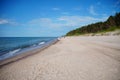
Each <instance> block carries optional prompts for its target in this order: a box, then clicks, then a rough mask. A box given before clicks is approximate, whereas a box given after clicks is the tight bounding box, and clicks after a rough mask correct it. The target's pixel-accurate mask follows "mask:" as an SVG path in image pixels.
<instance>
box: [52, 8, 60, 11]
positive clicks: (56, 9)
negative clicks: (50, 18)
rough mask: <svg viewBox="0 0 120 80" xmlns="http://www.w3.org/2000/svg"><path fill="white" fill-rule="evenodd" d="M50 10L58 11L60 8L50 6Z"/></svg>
mask: <svg viewBox="0 0 120 80" xmlns="http://www.w3.org/2000/svg"><path fill="white" fill-rule="evenodd" d="M52 10H54V11H58V10H60V8H52Z"/></svg>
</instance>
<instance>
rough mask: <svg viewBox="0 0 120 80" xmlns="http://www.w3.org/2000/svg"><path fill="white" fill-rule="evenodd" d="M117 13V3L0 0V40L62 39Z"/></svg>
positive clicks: (119, 0)
mask: <svg viewBox="0 0 120 80" xmlns="http://www.w3.org/2000/svg"><path fill="white" fill-rule="evenodd" d="M116 12H120V0H0V37H43V36H61V35H64V34H66V33H67V32H68V31H70V30H73V29H75V28H78V27H80V26H83V25H87V24H90V23H95V22H98V21H105V20H106V19H107V18H108V17H109V16H110V15H114V14H115V13H116Z"/></svg>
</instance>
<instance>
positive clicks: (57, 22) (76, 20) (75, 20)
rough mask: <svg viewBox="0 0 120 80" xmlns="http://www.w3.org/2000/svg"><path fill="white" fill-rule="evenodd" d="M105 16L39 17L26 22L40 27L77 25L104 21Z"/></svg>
mask: <svg viewBox="0 0 120 80" xmlns="http://www.w3.org/2000/svg"><path fill="white" fill-rule="evenodd" d="M106 19H107V17H102V18H94V17H90V16H61V17H58V18H55V19H51V18H39V19H34V20H31V21H30V22H29V23H28V24H29V25H30V26H41V27H51V28H56V27H57V28H58V27H77V26H78V27H79V26H83V25H87V24H90V23H94V22H98V21H104V20H106Z"/></svg>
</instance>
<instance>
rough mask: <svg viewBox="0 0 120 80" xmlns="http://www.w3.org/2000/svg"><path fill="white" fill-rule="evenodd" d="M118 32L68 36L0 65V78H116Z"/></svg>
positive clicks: (118, 75) (119, 47)
mask: <svg viewBox="0 0 120 80" xmlns="http://www.w3.org/2000/svg"><path fill="white" fill-rule="evenodd" d="M119 79H120V36H72V37H65V38H61V39H60V41H58V42H57V43H56V44H54V45H51V46H49V47H48V48H45V49H44V50H41V51H38V52H36V54H35V55H32V56H29V57H26V58H24V59H21V60H19V61H16V62H14V63H11V64H8V65H6V66H3V67H2V68H0V80H119Z"/></svg>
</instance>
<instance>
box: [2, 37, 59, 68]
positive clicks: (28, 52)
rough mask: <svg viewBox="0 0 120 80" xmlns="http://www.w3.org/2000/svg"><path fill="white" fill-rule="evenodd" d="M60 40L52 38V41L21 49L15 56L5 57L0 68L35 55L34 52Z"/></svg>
mask: <svg viewBox="0 0 120 80" xmlns="http://www.w3.org/2000/svg"><path fill="white" fill-rule="evenodd" d="M58 41H59V39H58V38H56V39H54V40H51V41H49V42H47V43H45V44H44V45H41V46H37V47H32V48H30V49H26V50H23V51H20V52H18V53H17V55H15V56H12V57H10V58H7V59H4V60H0V68H1V67H3V66H5V65H7V64H10V63H13V62H16V61H18V60H21V59H24V58H26V57H28V56H31V55H34V54H36V53H38V52H40V51H42V50H44V49H46V48H48V47H49V46H51V45H53V44H55V43H57V42H58Z"/></svg>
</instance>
